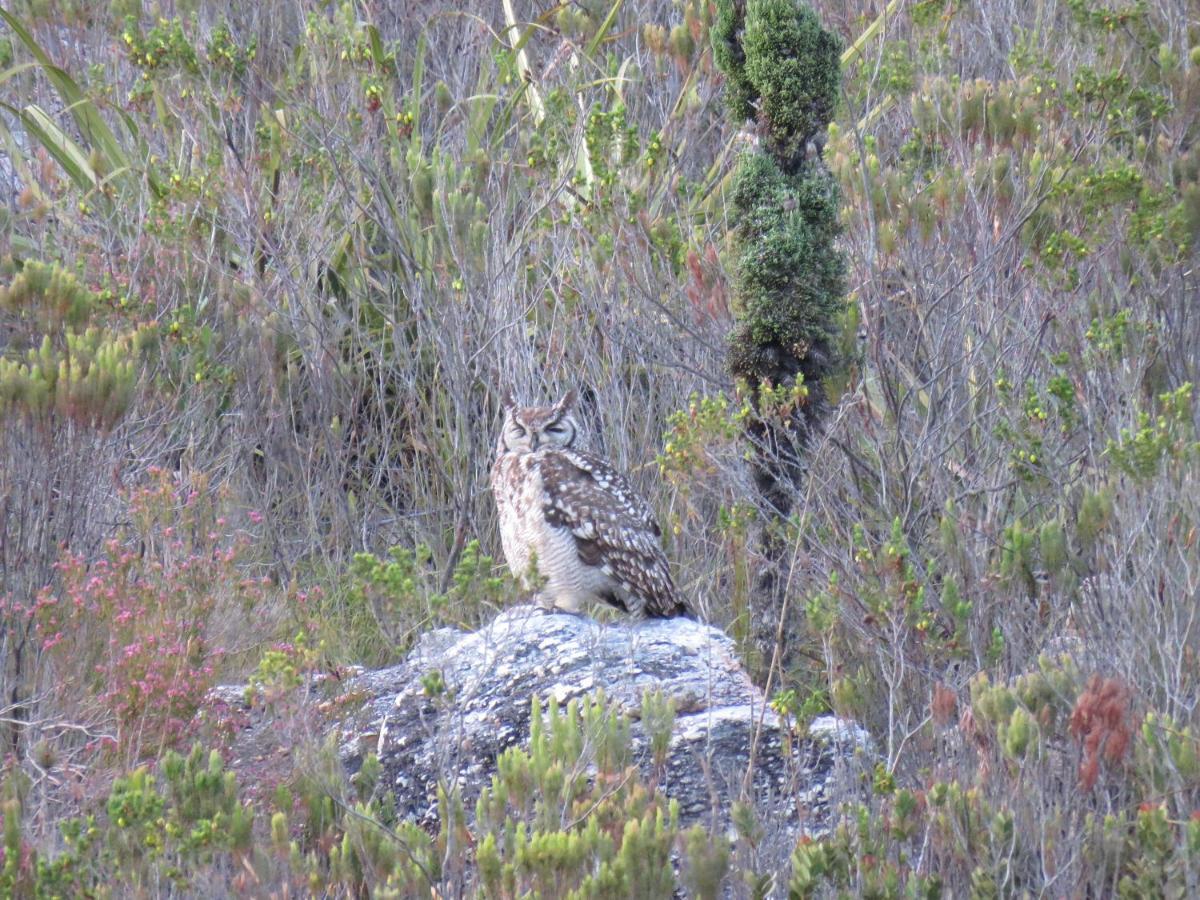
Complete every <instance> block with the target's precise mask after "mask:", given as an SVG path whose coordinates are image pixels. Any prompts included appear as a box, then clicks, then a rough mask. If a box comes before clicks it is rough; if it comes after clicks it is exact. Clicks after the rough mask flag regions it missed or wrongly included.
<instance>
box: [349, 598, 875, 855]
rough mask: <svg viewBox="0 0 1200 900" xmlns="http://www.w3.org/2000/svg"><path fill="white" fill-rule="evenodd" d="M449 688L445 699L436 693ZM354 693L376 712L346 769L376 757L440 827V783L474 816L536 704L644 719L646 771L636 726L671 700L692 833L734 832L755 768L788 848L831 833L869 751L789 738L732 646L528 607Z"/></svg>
mask: <svg viewBox="0 0 1200 900" xmlns="http://www.w3.org/2000/svg"><path fill="white" fill-rule="evenodd" d="M432 673H437V675H436V676H434V680H433V681H431V680H430V676H431V674H432ZM438 677H440V681H441V684H442V686H443V690H442V691H441V692H440V693H439V691H438V690H433V691H431V690H429V687H430V685H431V684H435V683H436V679H437V678H438ZM348 687H349V688H350V689H351V690H352V691H355V692H361V693H363V694H365V695H366V696H367V697H368V698H370V699H369V701H368V703H367V705H366V706H365V708H363V710H362V711H361V712H360V713H359V714H357V715H355V716H353V717H351V718H350V719H349V720H348V721H346V722H344V723H343V724H342V726H341V754H342V759H343V762H344V763H345V765H346V766H347V768H348V769H350V770H351V771H354V770H356V769H357V768H358V767H359V766H360V765H361V763H362V760H363V759H364V758H365V756H366V755H367V754H368V753H372V752H374V753H375V754H376V755H377V756H378V757H379V760H380V762H381V763H382V764H383V769H384V772H385V778H386V780H387V782H388V783H389V784H390V786H391V788H392V789H393V790H394V792H395V796H396V802H397V805H398V807H399V809H398V812H399V813H400V814H401V815H402V816H411V817H413V818H415V819H416V820H418V821H420V822H422V823H425V824H428V825H431V826H432V825H433V824H434V823H435V822H436V819H437V809H436V797H437V785H438V779H439V777H441V778H444V779H447V780H450V779H456V780H457V783H458V785H459V787H460V789H461V790H462V792H463V795H464V799H465V800H466V801H467V809H468V810H470V809H472V808H473V804H474V799H475V797H476V796H477V795H478V793H479V790H480V788H482V787H483V786H484V785H486V784H488V783H489V781H490V779H491V776H492V774H493V773H494V772H495V767H496V757H497V755H498V754H499V753H501V752H502V751H503V750H505V749H507V748H508V747H511V746H513V745H527V743H528V739H529V720H530V714H531V699H532V698H533V697H534V696H538V697H541V698H544V699H547V698H551V697H553V698H556V699H557V700H558V701H559V703H560V704H562V705H565V704H566V703H567V702H568V701H569V700H570V699H571V698H575V697H584V696H586V695H590V694H592V693H593V692H595V691H597V690H600V689H603V691H604V694H605V696H606V697H608V698H609V699H610V700H612V701H615V702H617V703H618V704H620V706H621V707H622V708H623V709H624V710H625V711H626V712H627V713H628V714H629V715H630V716H631V718H633V719H634V722H633V727H632V736H633V742H634V748H635V752H636V754H637V757H638V759H639V763H640V764H641V765H642V767H643V768H644V769H646V770H647V771H648V770H649V767H650V765H651V763H650V759H649V757H650V753H649V749H648V744H649V741H648V738H647V735H646V734H645V730H644V729H643V728H642V726H641V723H640V722H639V721H638V720H637V719H638V713H639V710H640V706H641V703H642V696H643V693H644V692H645V691H647V690H655V689H657V690H660V691H661V692H662V693H663V694H664V695H665V696H666V697H669V698H671V700H672V701H673V702H674V705H675V709H676V718H675V725H674V731H673V734H672V738H671V744H670V751H669V759H668V760H667V762H666V764H665V770H663V769H660V770H659V771H658V772H657V773H656V777H657V782H658V784H659V786H660V787H661V788H662V789H665V791H666V793H667V794H668V795H669V796H671V797H673V798H674V799H676V800H677V801H678V802H679V805H680V819H681V822H682V823H683V824H684V825H689V824H691V823H693V822H702V823H704V824H706V825H709V826H712V825H716V826H717V827H722V826H724V825H726V824H727V823H728V815H729V811H730V808H731V806H732V803H733V801H734V800H737V799H740V798H744V796H745V795H744V793H743V783H744V781H745V777H746V773H747V770H748V768H749V767H750V765H751V759H752V757H753V773H752V778H751V779H750V787H749V793H750V797H749V799H750V800H751V801H752V802H753V803H754V804H755V806H756V808H757V810H758V813H759V817H760V821H769V822H771V823H773V824H774V825H776V826H782V827H776V828H773V829H772V831H774V832H776V833H778V834H779V836H780V837H781V838H782V839H784V840H786V841H794V839H795V837H796V836H797V834H798V833H799V832H800V831H801V830H804V831H807V832H809V833H817V832H820V831H821V830H823V828H824V826H825V823H826V820H827V798H828V796H829V790H828V788H829V784H830V780H831V778H832V777H833V775H834V772H835V769H836V763H837V762H838V760H839V759H843V758H845V757H847V756H848V755H852V754H854V753H856V752H858V751H860V750H862V749H864V748H866V747H868V746H869V738H867V737H866V735H865V734H864V733H863V732H862V730H861V729H859V728H858V727H857V726H854V725H852V724H850V723H846V722H844V721H842V720H838V719H835V718H834V717H832V716H827V717H822V718H821V719H818V720H817V721H816V722H815V723H813V725H812V726H811V727H810V728H809V729H808V735H807V737H805V738H804V739H803V740H800V739H788V738H790V737H791V736H790V735H785V734H784V731H785V729H784V726H783V724H782V723H781V721H780V719H779V717H778V716H777V715H776V714H775V713H774V712H773V711H772V710H771V709H770V708H769V707H768V706H766V705H765V703H764V700H763V695H762V693H761V691H759V690H758V688H756V687H755V686H754V685H753V684H752V683H751V682H750V679H749V678H748V677H747V675H746V673H745V671H744V670H743V669H742V667H741V665H740V664H739V663H738V661H737V657H736V654H735V653H734V647H733V642H732V641H731V640H730V639H729V638H728V637H727V636H726V635H725V634H723V633H722V632H720V631H718V630H717V629H715V628H711V627H709V626H707V625H703V624H700V623H698V622H694V621H692V620H689V619H666V620H649V621H644V622H633V621H629V620H622V621H621V622H618V623H615V624H600V623H597V622H595V621H593V620H591V619H588V618H584V617H581V616H574V615H567V614H558V613H546V612H543V611H541V610H539V609H537V608H535V607H531V606H518V607H513V608H510V609H507V610H505V611H504V612H502V613H501V614H500V615H499V616H497V617H496V619H495V620H494V621H493V622H492V623H491V624H490V625H488V626H486V627H485V628H482V629H481V630H479V631H476V632H473V633H467V632H461V631H456V630H453V629H440V630H438V631H434V632H431V633H429V634H427V635H425V636H424V637H423V638H422V639H421V641H420V642H419V643H418V645H417V646H416V648H415V649H414V650H413V652H412V653H411V654H410V655H409V657H408V658H407V659H406V660H405V661H404V662H403V663H401V664H400V665H397V666H394V667H392V668H389V669H384V670H379V671H374V672H366V673H363V674H362V675H359V676H357V677H356V678H355V679H353V680H352V681H351V682H350V684H349V685H348ZM785 747H786V748H787V749H786V750H785Z"/></svg>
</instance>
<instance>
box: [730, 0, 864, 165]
mask: <svg viewBox="0 0 1200 900" xmlns="http://www.w3.org/2000/svg"><path fill="white" fill-rule="evenodd" d="M745 15H746V18H745V24H744V31H743V33H742V50H743V53H744V54H745V60H746V61H745V69H744V72H745V75H744V77H745V81H746V82H747V83H748V84H749V86H750V90H751V92H752V93H751V98H752V102H753V103H754V104H755V106H756V113H757V119H758V123H759V125H760V126H761V128H762V131H763V137H764V146H765V149H766V150H767V152H768V153H769V154H770V155H771V156H773V157H775V158H776V159H777V160H779V162H780V164H781V165H782V166H783V167H784V168H785V170H787V171H792V170H791V168H790V167H789V166H788V161H792V160H797V159H799V158H801V157H802V156H804V154H805V153H806V148H807V145H808V143H809V142H810V141H812V140H814V139H815V138H816V137H817V135H818V134H819V133H821V132H823V131H824V130H825V127H826V126H827V125H828V124H829V121H830V120H831V119H832V118H833V112H834V109H835V107H836V106H837V98H838V89H839V87H840V84H841V65H840V63H839V60H838V57H839V54H840V53H841V42H840V41H839V40H838V38H837V37H836V36H835V35H834V34H832V33H831V32H829V31H827V30H826V29H825V28H823V27H822V26H821V22H820V19H818V18H817V14H816V13H815V12H813V10H812V7H810V6H809V5H808V4H807V3H801V2H797V0H747V2H746V13H745Z"/></svg>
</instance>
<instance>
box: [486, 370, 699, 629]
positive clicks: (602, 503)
mask: <svg viewBox="0 0 1200 900" xmlns="http://www.w3.org/2000/svg"><path fill="white" fill-rule="evenodd" d="M574 405H575V392H574V391H570V392H568V393H567V395H566V396H565V397H563V398H562V399H561V400H559V401H558V402H557V403H556V404H554V405H553V406H516V405H515V404H514V403H513V402H512V401H511V399H508V398H506V399H505V410H504V427H503V429H502V430H501V431H500V437H499V438H498V439H497V441H496V462H495V463H494V464H493V465H492V478H491V481H492V493H493V494H494V495H495V498H496V508H497V509H498V511H499V513H500V538H501V540H502V542H503V544H504V556H505V557H506V558H507V560H508V567H509V569H511V570H512V573H513V576H514V577H515V578H516V579H517V580H518V581H519V582H521V583H522V584H523V585H524V586H525V587H526V588H531V589H532V588H536V589H537V592H538V593H537V599H538V602H539V603H540V604H541V605H542V606H545V607H548V608H557V609H562V610H567V611H570V612H579V611H580V610H582V609H585V608H586V607H587V606H589V605H591V604H594V603H596V602H598V601H603V602H604V603H608V604H611V605H612V606H615V607H616V608H617V609H621V610H624V611H625V612H629V613H633V614H634V615H637V616H652V617H657V618H665V617H668V616H678V615H683V614H686V613H688V612H689V610H688V607H687V604H686V603H684V600H683V598H682V597H681V596H680V595H679V592H678V591H677V590H676V589H675V583H674V582H673V581H672V580H671V572H670V570H669V569H668V568H667V560H666V557H665V556H663V551H662V545H661V543H660V541H659V538H660V537H661V535H662V531H661V530H660V529H659V527H658V523H657V522H655V521H654V514H653V513H652V512H651V511H650V507H649V506H647V505H646V502H645V501H644V500H642V498H641V497H639V496H638V495H637V494H636V493H635V492H634V490H633V488H632V487H631V486H630V484H629V482H628V481H626V480H625V478H624V477H623V476H622V475H621V473H620V472H618V471H617V470H616V469H614V468H613V467H612V466H611V465H609V464H608V463H607V462H605V461H604V460H603V459H600V458H599V457H597V456H593V455H592V454H590V453H586V452H584V451H583V450H577V449H575V441H576V438H577V437H578V436H579V426H578V424H577V423H576V421H575V419H574V418H573V417H572V416H571V408H572V407H573V406H574Z"/></svg>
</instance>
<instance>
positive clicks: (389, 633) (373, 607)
mask: <svg viewBox="0 0 1200 900" xmlns="http://www.w3.org/2000/svg"><path fill="white" fill-rule="evenodd" d="M431 559H432V552H431V551H430V549H429V547H428V546H424V545H420V546H417V547H416V548H415V549H412V550H410V549H408V548H406V547H393V548H392V549H391V550H389V551H388V555H387V558H386V559H385V558H380V557H378V556H375V555H374V554H371V553H357V554H355V556H354V558H353V560H352V561H351V564H350V571H349V578H348V581H349V584H348V586H347V588H346V590H345V593H344V605H343V606H342V607H341V609H340V610H338V618H339V620H340V622H341V626H340V627H341V629H343V630H342V632H341V633H340V634H339V633H325V632H323V631H322V630H321V626H320V623H319V622H318V623H317V624H316V629H315V630H316V631H317V632H318V633H320V634H321V640H322V641H323V643H324V644H325V645H326V648H327V650H328V651H330V652H335V653H336V654H337V655H338V656H341V655H342V654H350V655H351V656H350V660H348V661H351V660H355V659H367V660H372V661H374V660H378V661H380V662H389V661H392V660H394V659H395V658H397V657H398V656H401V655H403V654H404V652H405V651H406V650H407V648H408V647H409V646H410V645H411V643H412V641H413V639H414V638H415V637H416V635H417V634H418V633H419V630H420V629H421V628H422V627H424V626H426V625H427V624H428V623H429V622H430V621H437V622H443V623H446V624H451V625H455V626H459V627H463V626H466V627H472V626H475V625H478V624H479V623H480V622H481V621H482V620H483V618H484V616H485V615H486V614H487V613H489V612H491V611H494V610H496V609H499V608H502V607H503V606H505V605H507V604H508V603H510V602H511V601H512V600H513V599H515V597H516V589H515V585H514V583H513V581H512V578H511V577H510V576H509V575H508V573H507V571H506V570H504V569H502V568H500V567H498V566H497V565H496V564H495V562H494V561H493V559H492V558H491V557H490V556H488V555H487V554H485V553H483V552H482V551H481V550H480V547H479V541H478V540H474V539H473V540H470V541H468V542H467V544H466V545H465V546H464V547H463V549H462V553H461V555H460V556H459V558H458V562H457V564H456V565H455V567H454V569H453V571H452V572H451V573H450V577H449V578H448V579H440V578H439V575H438V573H437V572H435V571H434V570H433V567H432V566H431ZM439 580H444V581H446V582H447V583H446V585H445V587H444V588H442V586H441V585H440V584H438V581H439ZM330 602H335V601H330ZM346 629H348V630H346Z"/></svg>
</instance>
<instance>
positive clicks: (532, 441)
mask: <svg viewBox="0 0 1200 900" xmlns="http://www.w3.org/2000/svg"><path fill="white" fill-rule="evenodd" d="M537 445H538V435H537V433H536V432H535V433H533V434H531V435H530V436H529V449H530V450H536V449H537Z"/></svg>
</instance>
